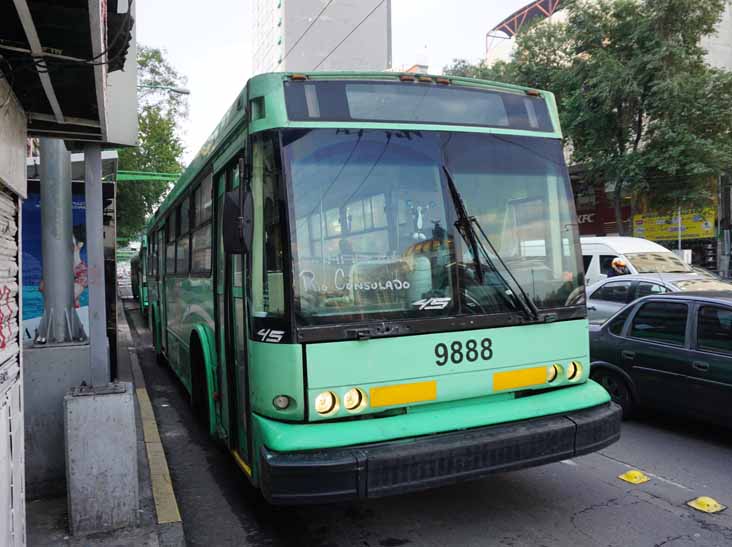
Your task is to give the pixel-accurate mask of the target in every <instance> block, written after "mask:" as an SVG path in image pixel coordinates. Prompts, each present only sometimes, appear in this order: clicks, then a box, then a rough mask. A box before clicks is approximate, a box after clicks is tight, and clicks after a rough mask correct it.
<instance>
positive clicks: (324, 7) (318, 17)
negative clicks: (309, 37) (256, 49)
mask: <svg viewBox="0 0 732 547" xmlns="http://www.w3.org/2000/svg"><path fill="white" fill-rule="evenodd" d="M334 1H335V0H328V3H327V4H325V6H323V9H321V10H320V12H319V13H318V15H316V16H315V19H313V21H312V22H311V23H310V24H309V25H308V27H307V28H306V29H305V30H304V31H303V33H302V34H301V35H300V36H299V37H298V38H297V40H295V43H294V44H292V45H291V46H290V48H289V49H288V50H287V51H286V52H285V55H284V56H283V57H282V60H283V61H284V60H285V59H287V56H288V55H289V54H290V53H291V52H292V50H293V49H295V47H296V46H297V44H299V43H300V40H302V39H303V38H304V37H305V35H306V34H307V33H308V32H309V31H310V29H311V28H313V26H315V23H317V22H318V20H319V19H320V16H321V15H323V13H325V10H327V9H328V6H330V5H331V4H332V3H333V2H334Z"/></svg>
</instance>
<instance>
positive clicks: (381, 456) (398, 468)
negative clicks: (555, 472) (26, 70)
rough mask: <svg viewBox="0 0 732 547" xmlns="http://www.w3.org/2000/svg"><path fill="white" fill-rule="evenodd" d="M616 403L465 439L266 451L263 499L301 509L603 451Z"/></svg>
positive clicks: (614, 433) (616, 420)
mask: <svg viewBox="0 0 732 547" xmlns="http://www.w3.org/2000/svg"><path fill="white" fill-rule="evenodd" d="M621 416H622V413H621V409H620V407H619V406H617V405H616V404H614V403H606V404H602V405H599V406H595V407H591V408H587V409H584V410H576V411H572V412H566V413H563V414H559V415H553V416H545V417H541V418H533V419H529V420H524V421H520V422H511V423H504V424H497V425H490V426H486V427H478V428H474V429H466V430H462V431H452V432H448V433H438V434H434V435H429V436H424V437H417V438H411V439H404V440H398V441H389V442H382V443H376V444H368V445H362V446H351V447H347V448H328V449H323V450H312V451H304V452H286V453H283V452H273V451H270V450H268V449H266V448H262V449H261V454H260V469H261V486H262V492H263V493H264V496H265V497H266V498H267V500H269V501H270V503H274V504H282V505H296V504H303V503H326V502H333V501H341V500H348V499H356V498H378V497H382V496H389V495H393V494H403V493H406V492H412V491H416V490H423V489H426V488H433V487H436V486H442V485H447V484H452V483H455V482H458V481H462V480H469V479H477V478H480V477H483V476H485V475H487V474H489V473H494V472H497V471H509V470H514V469H521V468H525V467H531V466H535V465H541V464H545V463H550V462H555V461H559V460H564V459H567V458H572V457H574V456H579V455H582V454H587V453H589V452H594V451H596V450H599V449H601V448H603V447H605V446H608V445H609V444H612V443H614V442H615V441H617V440H618V439H619V438H620V421H621Z"/></svg>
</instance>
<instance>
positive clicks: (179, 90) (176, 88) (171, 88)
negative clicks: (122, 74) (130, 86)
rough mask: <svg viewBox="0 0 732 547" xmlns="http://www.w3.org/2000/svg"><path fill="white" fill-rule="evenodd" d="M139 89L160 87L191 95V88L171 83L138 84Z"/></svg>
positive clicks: (163, 89)
mask: <svg viewBox="0 0 732 547" xmlns="http://www.w3.org/2000/svg"><path fill="white" fill-rule="evenodd" d="M137 89H160V90H162V91H170V92H171V93H177V94H178V95H190V94H191V92H190V90H188V89H186V88H184V87H172V86H169V85H152V84H137Z"/></svg>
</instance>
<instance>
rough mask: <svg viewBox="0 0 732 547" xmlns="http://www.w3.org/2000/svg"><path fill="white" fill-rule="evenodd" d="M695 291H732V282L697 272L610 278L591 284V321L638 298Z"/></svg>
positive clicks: (607, 314)
mask: <svg viewBox="0 0 732 547" xmlns="http://www.w3.org/2000/svg"><path fill="white" fill-rule="evenodd" d="M692 291H720V292H725V291H730V294H732V283H728V282H727V281H722V280H720V279H714V278H713V277H707V276H705V275H703V274H700V273H696V272H693V273H686V274H669V273H660V274H638V275H621V276H618V277H608V278H607V279H604V280H602V281H599V282H597V283H595V284H594V285H591V286H589V287H587V316H588V317H589V319H590V322H591V323H602V322H603V321H605V320H606V319H608V318H609V317H610V316H612V315H614V314H615V313H616V312H617V311H618V310H620V309H621V308H623V307H624V306H625V305H626V304H630V303H631V302H632V301H633V300H637V299H638V298H642V297H644V296H653V295H657V294H664V293H667V292H692Z"/></svg>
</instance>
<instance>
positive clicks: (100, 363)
mask: <svg viewBox="0 0 732 547" xmlns="http://www.w3.org/2000/svg"><path fill="white" fill-rule="evenodd" d="M84 164H85V173H84V188H85V192H86V241H87V251H86V252H87V258H88V260H89V265H88V283H89V369H90V370H89V372H90V375H89V376H90V378H91V382H92V385H93V386H102V385H105V384H107V383H109V381H110V370H109V348H108V342H107V308H106V297H105V287H104V226H103V215H104V202H103V199H102V152H101V148H100V146H99V145H98V144H95V143H93V144H87V145H85V147H84Z"/></svg>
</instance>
